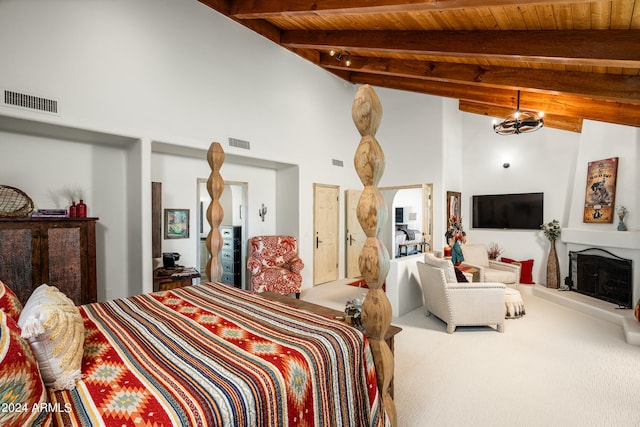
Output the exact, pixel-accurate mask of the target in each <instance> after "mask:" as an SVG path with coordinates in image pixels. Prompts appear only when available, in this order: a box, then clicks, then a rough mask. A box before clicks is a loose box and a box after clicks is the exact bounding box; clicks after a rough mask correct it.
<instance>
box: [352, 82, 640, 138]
mask: <svg viewBox="0 0 640 427" xmlns="http://www.w3.org/2000/svg"><path fill="white" fill-rule="evenodd" d="M349 80H350V81H351V82H352V83H357V84H370V85H372V86H379V87H386V88H391V89H398V90H406V91H412V92H418V93H425V94H428V95H434V96H444V97H447V98H455V99H459V100H466V101H474V102H482V103H485V104H490V105H494V106H498V107H499V106H502V107H506V108H510V109H515V108H516V96H517V94H514V93H513V90H507V89H497V88H484V87H480V86H472V85H464V84H459V83H441V82H436V81H429V80H418V79H407V78H401V77H391V76H382V75H373V74H365V73H354V72H352V73H351V77H350V79H349ZM520 108H521V109H523V110H531V111H542V112H544V113H545V115H546V114H552V115H557V116H568V117H577V118H583V119H589V120H596V121H601V122H607V123H617V124H623V125H628V126H635V127H640V106H638V105H637V104H624V103H620V102H616V101H602V100H596V99H591V98H583V97H579V96H572V95H565V96H555V95H552V94H544V93H535V92H526V91H521V95H520Z"/></svg>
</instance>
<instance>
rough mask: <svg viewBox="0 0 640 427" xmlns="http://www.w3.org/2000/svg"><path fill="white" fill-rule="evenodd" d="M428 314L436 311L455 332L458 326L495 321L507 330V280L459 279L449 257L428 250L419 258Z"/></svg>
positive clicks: (499, 327) (497, 326)
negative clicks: (471, 280)
mask: <svg viewBox="0 0 640 427" xmlns="http://www.w3.org/2000/svg"><path fill="white" fill-rule="evenodd" d="M417 265H418V276H419V277H420V285H421V286H422V295H423V298H424V305H425V308H426V312H425V314H426V315H427V316H430V315H432V314H433V315H435V316H436V317H438V318H439V319H440V320H442V321H443V322H445V323H446V324H447V332H448V333H450V334H452V333H453V332H454V331H455V330H456V327H457V326H480V325H496V328H497V330H498V332H504V322H505V319H504V317H505V316H504V313H505V305H504V300H505V285H504V283H489V282H482V283H481V282H463V283H458V282H457V280H456V273H455V271H454V269H453V264H452V263H451V261H449V260H445V259H440V258H436V257H435V256H433V255H432V254H428V253H427V254H425V257H424V262H421V261H417Z"/></svg>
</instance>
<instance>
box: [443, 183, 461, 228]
mask: <svg viewBox="0 0 640 427" xmlns="http://www.w3.org/2000/svg"><path fill="white" fill-rule="evenodd" d="M461 203H462V195H461V194H460V193H458V192H455V191H447V218H446V224H445V228H444V229H445V230H448V229H449V220H450V219H451V217H452V216H457V217H458V218H460V217H461V213H462V209H461V207H460V206H461Z"/></svg>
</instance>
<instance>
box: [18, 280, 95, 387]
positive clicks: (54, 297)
mask: <svg viewBox="0 0 640 427" xmlns="http://www.w3.org/2000/svg"><path fill="white" fill-rule="evenodd" d="M18 325H19V326H20V328H21V329H22V337H23V338H28V339H29V344H31V349H32V350H33V353H34V354H35V356H36V359H37V360H38V365H39V366H40V373H41V374H42V379H43V381H44V383H45V385H46V386H47V387H51V388H53V389H54V390H60V389H67V390H70V389H73V388H74V387H75V385H76V381H78V380H80V379H82V374H81V371H80V368H81V366H80V365H81V363H82V353H83V347H84V324H83V321H82V317H81V316H80V312H79V311H78V307H76V306H75V304H74V303H73V301H71V300H70V299H69V298H67V297H66V296H65V295H64V294H63V293H62V292H60V291H59V290H58V288H56V287H54V286H48V285H40V286H38V287H37V288H36V289H35V290H34V291H33V293H32V294H31V296H30V297H29V299H28V300H27V303H26V304H25V306H24V308H23V309H22V312H21V313H20V319H19V320H18Z"/></svg>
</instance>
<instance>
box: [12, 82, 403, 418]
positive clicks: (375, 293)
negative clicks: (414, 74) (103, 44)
mask: <svg viewBox="0 0 640 427" xmlns="http://www.w3.org/2000/svg"><path fill="white" fill-rule="evenodd" d="M352 112H353V118H354V123H356V127H358V130H359V131H360V133H361V134H362V136H363V138H362V139H361V142H360V145H359V146H358V150H357V151H356V157H355V163H356V170H357V172H358V175H359V176H360V178H361V180H362V182H363V184H364V190H363V197H362V198H361V200H360V202H359V206H358V219H359V221H360V223H361V224H362V226H363V229H364V231H365V234H366V235H367V240H366V242H365V245H364V248H363V251H362V253H361V273H362V276H363V278H364V280H365V282H366V283H367V286H368V293H367V296H366V297H365V300H364V303H363V305H362V319H363V325H364V327H365V329H366V335H365V334H364V333H363V332H361V331H359V330H358V329H356V328H353V327H351V326H349V325H347V324H345V323H343V322H341V321H338V320H334V319H332V318H329V317H325V316H322V315H319V314H316V313H312V312H310V311H306V310H300V309H297V308H294V307H291V306H289V305H288V304H286V303H283V302H279V301H273V300H270V299H267V298H264V297H261V296H259V295H256V294H253V293H250V292H247V291H243V290H239V289H236V288H234V287H232V286H228V285H225V284H221V283H219V282H218V280H219V278H220V276H221V272H222V268H221V265H220V260H219V257H218V255H219V253H220V249H221V246H222V238H221V236H220V230H219V226H220V223H221V220H222V217H223V212H222V208H221V206H220V202H219V199H220V194H221V193H222V189H223V187H224V181H223V180H222V177H221V176H220V166H221V165H222V162H223V160H224V153H223V152H222V149H221V147H220V144H218V143H213V144H211V147H210V149H209V151H208V154H207V160H208V161H209V164H210V166H211V170H212V172H211V176H210V178H209V181H208V183H207V189H208V191H209V193H210V195H211V199H212V202H211V205H210V206H209V209H208V210H207V220H208V221H209V223H210V225H211V231H210V233H209V235H208V237H207V241H206V246H207V249H208V251H209V253H210V254H211V257H210V259H209V263H208V265H207V272H208V277H211V278H212V280H213V281H212V282H208V283H203V284H199V285H191V286H186V287H183V288H178V289H171V290H165V291H161V292H154V293H150V294H143V295H137V296H132V297H128V298H123V299H118V300H113V301H107V302H100V303H94V304H88V305H83V306H80V307H78V308H76V307H75V305H73V302H72V301H71V300H69V299H68V298H67V297H66V296H64V294H62V293H61V292H59V290H58V289H57V288H55V287H51V286H47V285H41V286H40V287H39V288H37V289H36V290H34V292H33V294H32V295H31V296H30V297H29V301H27V303H26V305H25V307H24V309H23V310H22V312H20V310H19V308H18V307H17V306H16V304H14V303H12V302H11V301H15V300H17V298H15V295H13V296H11V295H10V294H11V292H10V290H9V289H8V288H7V289H6V290H3V291H2V292H0V308H2V305H3V303H2V300H3V295H5V296H6V295H9V296H10V297H11V298H5V299H6V300H8V301H9V303H8V304H6V306H7V307H8V309H7V312H11V313H12V315H11V316H9V315H8V314H7V315H5V311H4V310H0V327H2V329H1V330H0V361H2V360H9V359H8V358H7V357H13V356H16V355H17V356H19V357H20V360H17V359H16V358H15V357H14V360H13V361H12V364H11V367H12V368H15V369H14V371H15V372H17V373H20V375H22V378H23V379H24V380H25V381H26V380H29V382H30V384H31V383H32V384H34V387H33V389H32V390H31V389H28V388H27V386H25V385H24V384H25V382H24V381H22V380H21V381H22V383H21V382H20V381H18V383H16V382H15V381H14V379H13V377H14V376H15V375H14V374H11V373H8V371H7V372H6V373H5V371H3V376H2V377H0V379H2V380H6V381H4V383H6V384H8V387H13V389H12V391H11V392H12V393H13V392H15V391H16V390H18V391H20V392H22V393H23V394H24V395H25V396H27V395H29V397H30V398H32V399H33V402H34V406H30V405H29V406H27V405H25V406H24V408H25V412H24V413H23V414H17V413H12V414H6V413H0V424H2V425H3V426H4V425H9V426H11V427H13V426H16V427H17V426H20V425H24V422H23V421H24V420H27V419H28V420H29V422H28V423H27V424H28V425H37V426H48V425H50V423H51V422H52V421H53V424H54V425H59V426H69V427H72V426H87V427H88V426H92V427H93V426H99V425H102V426H117V427H121V426H154V427H162V426H229V427H231V426H233V427H239V426H247V427H256V426H269V427H271V426H277V427H281V426H331V427H336V426H376V427H377V426H395V425H397V415H396V412H395V405H394V403H393V399H392V397H391V392H392V387H391V380H392V378H393V353H392V351H391V349H390V347H389V346H388V344H387V342H386V340H385V339H386V338H385V335H386V333H387V331H388V330H389V327H390V322H391V306H390V304H389V300H388V299H387V297H386V294H385V293H384V291H383V290H382V284H383V283H384V280H385V278H386V274H387V272H388V269H389V258H388V253H387V252H386V250H382V249H384V248H383V246H382V244H381V242H380V240H379V239H378V238H377V232H378V229H379V228H378V227H377V214H376V213H377V210H378V209H379V206H378V205H377V201H376V200H378V199H380V198H381V196H380V194H379V190H378V189H377V187H376V185H377V182H378V181H379V179H380V176H381V174H382V169H383V166H384V157H383V155H382V151H381V149H380V147H379V145H378V144H377V141H376V140H375V138H374V136H373V135H374V134H375V131H376V129H377V127H378V124H379V121H380V116H381V107H380V103H379V100H378V99H377V96H376V95H375V93H374V92H373V90H372V89H371V88H370V87H368V86H363V87H362V88H361V89H360V90H359V91H358V93H357V94H356V98H355V100H354V106H353V109H352ZM361 204H362V205H363V206H367V205H368V204H369V208H368V209H361V206H360V205H361ZM0 284H1V282H0ZM4 288H5V287H4V285H3V286H2V289H4ZM10 317H11V318H10ZM14 318H15V319H14ZM20 328H21V330H20ZM26 339H28V340H29V343H26V341H24V340H26ZM29 344H31V345H29ZM14 348H22V349H23V350H24V351H19V352H12V349H14ZM29 348H31V350H30V349H29ZM32 351H33V353H34V354H35V356H34V355H33V354H31V352H32ZM43 354H44V356H43ZM3 358H5V359H3ZM35 358H38V363H36V362H35ZM40 358H42V359H40ZM42 360H44V362H43V363H41V361H42ZM44 365H46V369H45V368H43V366H44ZM7 366H9V364H8V363H5V364H4V366H2V364H0V367H1V368H4V367H7ZM25 372H26V373H28V376H26V374H24V373H25ZM40 377H42V378H40ZM16 378H18V377H16ZM12 381H13V382H12ZM16 384H17V386H16ZM44 385H46V386H48V388H47V390H46V391H45V387H44ZM0 386H2V387H4V385H3V384H0ZM2 387H0V388H2ZM16 387H18V388H16ZM5 394H6V393H5ZM12 396H14V397H15V396H16V395H15V394H13V395H12ZM47 397H48V401H47ZM29 408H34V411H32V412H28V411H27V410H28V409H29ZM3 417H5V418H3ZM7 419H8V420H9V421H7V422H6V423H5V421H3V420H7ZM11 419H13V421H12V420H11ZM20 420H22V421H20Z"/></svg>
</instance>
